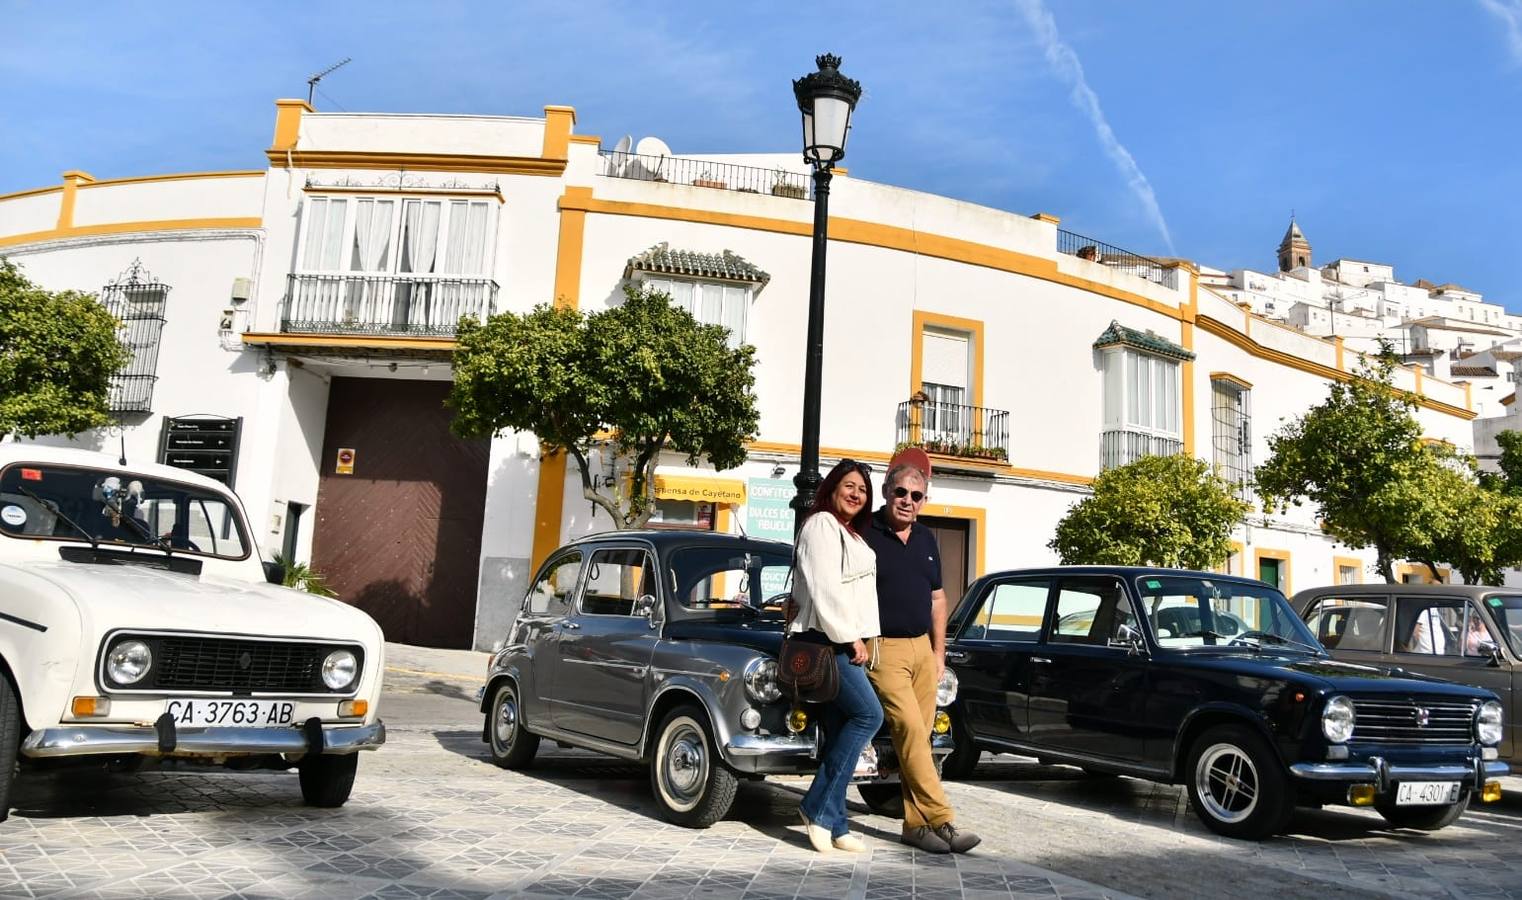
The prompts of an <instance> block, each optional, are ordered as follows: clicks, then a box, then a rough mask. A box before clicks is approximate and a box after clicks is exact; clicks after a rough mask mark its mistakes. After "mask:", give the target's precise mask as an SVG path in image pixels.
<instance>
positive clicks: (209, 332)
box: [0, 100, 1474, 646]
mask: <svg viewBox="0 0 1522 900" xmlns="http://www.w3.org/2000/svg"><path fill="white" fill-rule="evenodd" d="M276 106H277V114H276V121H275V132H274V138H273V141H272V143H271V146H270V148H269V149H268V151H267V158H268V163H269V164H268V167H267V168H263V169H258V170H251V171H233V172H215V173H200V174H192V175H160V176H148V177H142V178H127V179H117V180H111V181H97V180H94V179H92V178H91V177H90V176H89V175H87V174H85V173H82V172H73V171H71V172H68V173H66V174H65V175H64V176H63V180H62V183H61V184H59V185H53V186H49V187H43V188H39V189H37V190H32V191H25V192H21V193H17V194H10V195H7V196H3V197H0V254H5V255H8V256H9V257H10V258H11V259H13V260H15V261H16V262H18V263H20V264H21V265H22V266H23V267H24V269H25V271H26V273H27V274H28V275H29V276H30V277H31V278H33V279H34V280H36V281H37V282H39V283H40V284H42V285H44V286H46V287H49V288H53V289H60V288H77V289H81V290H89V291H102V290H103V289H106V288H107V286H108V285H112V286H113V287H112V289H111V293H110V296H111V297H118V298H122V299H121V303H122V304H123V306H122V307H121V308H122V309H125V310H126V313H125V314H124V316H123V317H124V318H126V319H130V320H132V322H134V323H138V324H136V325H134V328H136V329H137V330H135V331H134V332H133V335H134V336H133V337H132V343H133V344H134V347H135V349H136V352H137V354H138V356H137V361H136V362H135V363H134V368H133V369H132V370H130V372H129V375H130V376H131V377H129V378H126V379H124V380H123V381H122V387H123V390H122V392H121V393H120V394H119V395H118V397H117V398H116V405H117V407H118V408H119V410H120V412H121V416H122V421H123V425H122V427H121V429H119V431H120V434H119V435H118V434H117V433H115V432H114V431H113V432H112V433H104V432H102V433H93V434H89V435H84V436H81V438H80V442H81V443H84V444H87V445H91V446H96V447H102V446H108V445H109V447H110V448H111V449H112V450H113V451H115V450H117V448H118V442H120V444H121V446H122V447H124V448H125V452H126V454H127V456H128V457H129V458H154V459H165V460H168V461H170V462H172V463H175V464H180V465H186V466H192V467H197V468H202V469H207V470H213V471H215V470H217V469H219V468H221V469H222V470H223V471H225V473H226V477H227V478H228V479H229V480H231V481H232V482H233V484H234V486H235V487H236V488H237V490H238V491H239V493H240V494H241V495H242V496H243V498H244V500H245V501H246V503H247V505H248V508H249V509H250V510H251V513H252V515H253V517H254V520H255V525H256V528H257V529H258V530H259V531H260V532H261V533H260V534H259V535H258V538H259V540H260V542H261V543H262V545H263V548H264V552H265V553H266V554H267V555H268V554H269V553H271V552H274V551H276V550H282V549H283V550H284V552H285V553H286V554H287V555H289V556H292V557H294V558H295V559H298V560H307V559H310V560H311V561H312V564H313V566H314V567H315V568H316V569H318V570H319V571H322V572H324V573H326V574H327V575H328V576H329V577H330V578H331V579H332V581H333V582H334V584H335V585H336V586H337V587H338V588H339V589H340V590H341V591H342V592H343V595H344V597H345V599H346V600H348V601H350V602H353V603H356V604H359V605H361V606H364V607H365V608H366V609H368V610H369V611H371V612H372V613H373V614H375V615H376V617H377V618H378V619H380V620H381V622H382V623H383V625H384V626H385V627H386V629H387V632H388V635H389V636H391V637H392V638H393V639H398V640H408V641H416V642H421V643H433V644H439V645H455V646H465V645H471V644H474V645H476V646H486V645H489V644H490V643H491V642H492V641H493V640H495V639H497V638H498V637H500V635H501V634H502V632H503V629H504V627H505V625H506V623H507V621H508V618H509V617H510V615H511V612H510V610H511V608H512V604H514V602H515V601H516V600H517V598H518V597H520V596H521V592H522V590H523V589H524V588H525V586H526V584H527V581H528V579H529V577H530V576H531V574H532V571H531V570H532V567H533V566H534V565H536V564H537V563H538V562H539V561H542V560H543V559H544V558H545V557H546V555H547V554H548V553H550V552H551V551H552V550H553V549H554V548H555V547H556V546H557V545H558V544H560V543H561V542H563V541H564V540H566V539H567V538H568V537H571V536H574V535H579V534H582V533H585V532H588V531H591V530H594V529H601V528H605V527H607V525H608V523H607V521H606V520H605V519H603V520H599V517H598V515H597V514H595V513H594V512H593V511H592V510H590V509H589V508H588V504H587V503H586V502H585V501H584V500H583V499H581V488H580V483H579V478H578V477H577V475H576V473H575V472H574V464H572V466H571V470H570V471H568V469H567V466H566V464H565V461H564V458H563V457H555V458H548V459H541V458H540V455H539V452H538V447H537V444H536V441H535V440H534V438H533V436H532V435H526V434H524V435H507V436H502V437H499V438H497V439H494V440H492V441H489V442H488V441H475V442H472V441H463V440H459V439H457V438H454V437H452V436H451V435H450V434H449V432H448V418H447V411H446V410H445V409H444V407H443V399H444V397H445V396H446V394H447V391H448V386H449V378H450V372H449V362H450V357H451V352H452V347H453V339H452V333H453V328H454V322H455V321H456V320H457V318H458V316H459V315H460V314H462V313H463V314H468V315H483V316H484V315H487V314H489V313H491V312H493V311H503V310H518V311H521V310H527V309H529V308H530V307H532V306H533V305H535V304H538V303H543V302H549V301H553V302H556V303H560V304H565V305H569V306H577V307H580V308H583V309H597V308H603V307H606V306H608V305H609V304H613V303H617V302H619V301H620V298H621V296H622V294H621V287H622V285H623V284H625V283H626V281H628V280H636V281H646V282H654V283H658V284H660V285H661V286H662V287H666V288H668V289H669V290H670V291H671V293H672V294H673V295H674V296H675V297H676V298H677V301H678V302H682V303H684V304H686V303H688V302H691V303H692V307H691V308H692V309H693V310H694V311H695V313H696V314H697V315H698V316H699V317H700V318H704V319H707V320H712V321H717V322H721V323H723V324H726V325H728V326H730V327H731V328H732V329H734V330H735V331H736V332H738V333H739V335H740V336H741V337H742V338H743V339H744V340H745V341H748V342H750V343H752V344H754V345H755V346H756V348H757V350H758V359H759V365H758V368H757V393H758V397H759V405H760V410H761V421H760V434H759V437H758V439H757V440H756V441H755V442H754V443H752V445H751V447H750V458H749V460H748V461H747V462H746V463H745V464H744V465H742V466H741V467H740V468H738V469H736V470H733V471H728V472H723V473H714V472H712V471H708V470H703V469H688V468H687V467H686V466H684V465H682V464H681V462H680V461H679V460H676V459H671V460H668V461H666V464H665V465H663V466H662V467H661V469H660V475H661V479H660V481H661V484H660V493H661V496H662V504H661V518H662V524H664V525H667V526H673V525H676V526H682V525H685V526H687V527H701V528H713V529H717V530H721V531H739V530H741V529H742V528H743V529H744V530H745V531H746V532H747V533H750V534H753V535H769V536H778V535H780V536H783V537H787V536H790V534H791V527H790V524H789V521H788V519H787V516H788V513H787V512H786V504H787V500H788V498H790V497H791V494H792V486H791V480H790V479H791V476H792V475H793V474H794V473H795V472H796V467H797V462H798V452H799V450H798V438H799V428H800V419H801V401H800V397H801V395H802V381H803V366H802V361H801V353H800V348H801V345H802V330H803V323H804V320H805V317H806V309H807V297H808V287H809V285H808V278H809V258H810V254H809V244H810V240H809V235H810V231H811V223H812V215H813V207H812V205H811V203H810V202H809V201H808V199H807V197H808V182H807V180H806V178H805V177H804V176H803V175H802V171H803V168H802V166H801V164H800V163H799V161H798V160H797V157H796V156H795V155H791V154H778V155H748V156H744V157H738V156H730V157H726V156H682V155H677V156H673V155H670V154H669V153H667V154H662V153H661V152H659V151H660V150H661V149H662V148H661V146H660V145H658V144H650V143H647V142H641V148H642V149H651V148H654V149H655V150H656V151H657V152H654V153H649V154H632V155H631V154H624V153H617V152H608V151H604V150H602V149H601V142H600V141H599V139H598V138H596V137H591V136H586V135H581V134H577V133H575V131H574V125H575V122H576V116H575V113H574V111H573V110H572V109H570V108H568V107H555V106H551V107H546V108H545V110H544V113H543V115H542V116H538V117H533V118H511V117H489V116H453V115H437V116H435V115H384V114H349V113H317V112H314V111H313V110H312V109H311V108H310V107H308V106H307V105H306V104H305V103H303V102H301V101H297V100H281V101H277V104H276ZM641 148H637V149H641ZM842 174H845V175H846V177H840V178H837V179H836V180H835V183H834V190H833V194H832V202H831V211H832V213H833V216H832V218H831V223H830V232H831V247H830V251H829V252H830V256H829V288H828V299H827V304H828V306H827V313H826V319H827V321H826V326H825V334H826V336H827V346H826V348H825V355H824V359H825V371H824V408H823V426H822V433H821V444H822V446H823V448H824V449H823V454H824V455H825V457H826V465H828V464H829V460H830V459H832V458H835V457H840V456H845V455H849V456H852V457H855V458H857V459H861V460H866V461H869V462H874V463H884V462H886V461H887V460H888V458H889V456H890V455H891V451H892V450H893V448H894V447H895V445H896V444H898V443H900V442H904V441H918V442H921V443H925V444H927V445H929V446H931V447H932V449H937V450H938V451H940V452H936V453H934V454H933V458H934V462H935V466H936V478H935V482H934V487H933V493H932V498H931V501H930V503H929V504H928V506H927V507H926V509H925V515H926V517H927V521H928V522H929V523H930V524H931V525H932V526H933V527H935V528H936V529H937V533H938V535H939V536H940V539H941V543H942V548H943V553H944V555H945V558H946V565H947V571H948V584H949V587H950V588H951V589H952V590H953V593H955V592H956V591H958V590H960V587H961V586H962V585H964V584H965V583H966V582H967V581H968V580H969V579H970V578H972V577H975V576H976V575H978V574H979V573H982V572H984V571H988V570H992V569H997V568H1002V567H1013V566H1022V565H1033V564H1043V563H1048V562H1051V561H1053V554H1052V552H1051V551H1050V550H1049V549H1048V548H1047V546H1046V544H1047V541H1048V540H1050V538H1051V536H1052V533H1053V527H1054V525H1055V523H1056V521H1057V520H1058V518H1059V517H1060V516H1061V515H1062V514H1063V513H1064V512H1065V511H1066V510H1067V508H1068V507H1069V506H1070V505H1071V504H1072V503H1073V502H1075V501H1076V500H1078V499H1080V497H1081V496H1082V495H1083V493H1084V492H1085V490H1086V486H1087V485H1088V484H1089V483H1090V481H1091V480H1092V479H1093V477H1094V476H1095V475H1096V474H1097V473H1098V472H1099V471H1100V470H1101V468H1102V467H1103V466H1104V465H1107V464H1112V463H1116V462H1121V461H1125V460H1129V459H1131V458H1134V456H1135V455H1137V454H1139V453H1143V452H1173V451H1182V452H1186V453H1192V454H1195V455H1198V456H1201V457H1203V458H1205V459H1209V460H1212V461H1215V462H1218V463H1220V464H1221V465H1222V467H1223V469H1224V470H1226V471H1229V472H1236V473H1246V472H1248V471H1250V470H1251V468H1252V466H1253V465H1254V464H1256V463H1259V462H1261V461H1262V460H1263V459H1264V458H1265V457H1266V439H1267V437H1268V436H1269V435H1270V434H1271V433H1272V432H1273V431H1274V430H1275V429H1276V428H1277V427H1278V426H1279V424H1280V423H1281V422H1282V421H1283V420H1286V419H1288V418H1290V417H1293V416H1295V415H1298V414H1300V413H1302V412H1303V411H1304V410H1305V409H1307V408H1308V407H1310V406H1311V405H1313V404H1315V403H1317V402H1319V401H1320V400H1321V399H1322V398H1323V397H1324V396H1325V392H1326V387H1327V385H1328V383H1329V382H1330V381H1332V380H1333V379H1344V378H1346V377H1348V373H1349V372H1350V371H1352V370H1354V369H1355V368H1356V358H1355V354H1354V352H1353V351H1352V349H1351V348H1349V347H1347V346H1345V342H1344V341H1343V340H1342V339H1340V338H1337V339H1334V338H1330V337H1328V338H1325V339H1324V338H1321V337H1317V336H1314V335H1311V334H1307V333H1306V332H1305V331H1302V330H1299V329H1296V328H1292V327H1289V326H1287V325H1285V324H1282V323H1280V322H1275V321H1270V320H1269V319H1266V318H1264V317H1263V316H1262V315H1259V314H1255V313H1254V311H1253V309H1246V308H1244V307H1243V306H1242V305H1239V302H1238V301H1241V302H1243V303H1249V304H1251V303H1253V302H1254V301H1252V300H1250V299H1244V298H1243V296H1242V295H1243V294H1244V292H1245V293H1249V294H1253V295H1256V294H1259V293H1262V294H1263V295H1264V296H1267V292H1265V291H1260V290H1259V289H1257V288H1253V287H1251V284H1253V283H1255V282H1253V278H1255V277H1256V276H1255V275H1254V274H1253V273H1245V272H1239V273H1233V274H1232V276H1231V280H1230V287H1224V286H1223V287H1219V288H1218V287H1214V286H1212V285H1224V284H1225V283H1226V278H1225V274H1224V273H1218V272H1207V273H1206V274H1204V275H1201V274H1200V273H1198V272H1197V271H1196V270H1195V269H1194V267H1192V266H1191V265H1189V264H1188V263H1184V262H1176V261H1175V262H1158V261H1154V260H1149V259H1146V258H1144V257H1139V256H1135V255H1133V254H1128V253H1126V252H1125V251H1122V250H1120V249H1118V248H1114V247H1110V246H1108V245H1103V244H1100V243H1099V242H1096V241H1091V240H1089V239H1086V238H1082V237H1080V236H1078V235H1074V234H1072V233H1070V232H1066V231H1064V230H1062V229H1061V228H1060V227H1059V225H1060V223H1059V221H1058V220H1057V219H1056V218H1055V217H1053V216H1049V215H1045V214H1037V215H1034V216H1025V215H1018V214H1013V213H1008V212H1003V211H999V210H994V209H988V208H985V207H980V206H976V205H973V204H969V203H964V202H960V201H956V200H951V199H948V198H945V197H938V196H933V195H929V194H923V193H917V192H914V191H909V190H905V189H902V188H897V187H893V186H890V185H883V184H875V183H872V182H869V181H865V180H862V179H859V178H857V177H856V176H855V175H854V174H846V173H842ZM1291 249H1292V250H1293V249H1294V248H1291ZM1306 272H1307V277H1306V278H1305V279H1303V280H1301V283H1302V284H1305V285H1306V286H1307V288H1308V289H1310V288H1312V287H1314V285H1313V284H1312V281H1311V278H1310V274H1311V273H1313V272H1314V274H1315V276H1316V277H1320V272H1319V271H1318V270H1311V269H1309V268H1307V270H1306ZM1382 283H1385V284H1388V283H1389V282H1382ZM1223 294H1224V295H1223ZM1313 296H1316V295H1315V293H1314V291H1311V293H1308V294H1306V297H1307V298H1310V297H1313ZM689 298H690V299H689ZM1466 302H1469V301H1466ZM154 349H156V350H157V357H156V360H155V359H153V354H152V351H153V350H154ZM1398 375H1399V377H1400V379H1401V382H1400V383H1401V386H1402V387H1404V388H1407V389H1410V390H1413V391H1415V392H1416V393H1417V394H1418V395H1419V396H1420V398H1421V406H1420V409H1419V415H1420V418H1421V421H1422V423H1423V426H1424V428H1425V430H1426V432H1427V434H1428V435H1429V436H1430V437H1432V438H1435V439H1440V440H1446V441H1449V442H1452V443H1453V444H1455V445H1457V446H1460V447H1465V448H1467V447H1469V446H1470V441H1471V425H1470V420H1471V419H1473V418H1474V411H1473V409H1472V407H1471V405H1470V397H1469V392H1468V390H1466V388H1465V387H1464V386H1461V385H1455V384H1452V383H1449V382H1447V381H1445V380H1442V379H1439V378H1435V377H1432V375H1430V374H1429V373H1427V372H1425V371H1420V370H1415V369H1412V370H1402V371H1401V372H1400V373H1398ZM129 388H130V390H128V389H129ZM918 395H922V396H923V397H924V398H925V399H924V400H916V399H915V398H916V397H917V396H918ZM969 445H977V446H980V447H988V448H994V449H992V450H983V451H979V453H980V454H981V455H978V456H968V455H958V454H959V453H960V454H967V453H969V452H970V451H968V450H967V449H966V447H968V446H969ZM878 471H879V477H880V472H881V469H880V468H879V470H878ZM606 474H607V475H609V476H616V475H617V473H614V472H608V473H606ZM1237 542H1238V552H1237V553H1236V554H1235V555H1234V556H1233V559H1232V561H1231V563H1230V566H1231V569H1232V571H1235V572H1241V573H1246V574H1251V575H1261V576H1263V577H1265V578H1267V579H1269V580H1271V581H1274V582H1276V583H1278V584H1279V585H1281V586H1282V587H1284V588H1285V589H1286V590H1294V589H1297V588H1300V587H1308V586H1312V585H1317V584H1325V583H1329V582H1333V581H1346V580H1362V579H1364V578H1367V577H1368V566H1369V564H1370V563H1371V561H1372V553H1370V552H1368V551H1358V552H1354V551H1349V550H1347V549H1346V548H1338V547H1336V546H1334V545H1333V544H1332V543H1331V542H1330V541H1329V540H1328V539H1327V538H1326V537H1325V536H1324V535H1323V533H1322V532H1321V531H1320V530H1319V529H1318V528H1317V527H1316V524H1315V522H1314V520H1313V518H1312V517H1311V516H1310V515H1309V514H1308V513H1306V512H1304V511H1299V512H1296V513H1295V514H1292V515H1290V516H1287V517H1279V516H1270V517H1264V516H1261V515H1259V516H1255V517H1254V518H1253V520H1252V522H1251V524H1250V525H1248V526H1246V527H1244V528H1243V529H1241V531H1240V533H1239V534H1238V535H1237Z"/></svg>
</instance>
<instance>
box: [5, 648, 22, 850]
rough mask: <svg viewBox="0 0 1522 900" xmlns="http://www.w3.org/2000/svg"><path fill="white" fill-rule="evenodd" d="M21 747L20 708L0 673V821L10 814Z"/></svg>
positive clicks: (11, 687)
mask: <svg viewBox="0 0 1522 900" xmlns="http://www.w3.org/2000/svg"><path fill="white" fill-rule="evenodd" d="M20 749H21V708H20V704H19V703H17V702H16V688H15V687H13V686H12V685H11V680H10V678H8V677H6V676H5V675H0V822H4V821H5V820H6V818H7V817H9V816H10V814H11V785H12V784H14V783H15V781H16V753H17V751H18V750H20Z"/></svg>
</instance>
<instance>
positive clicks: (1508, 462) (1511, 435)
mask: <svg viewBox="0 0 1522 900" xmlns="http://www.w3.org/2000/svg"><path fill="white" fill-rule="evenodd" d="M1496 443H1497V444H1499V445H1500V447H1501V458H1500V460H1499V462H1498V465H1499V467H1500V469H1501V471H1500V472H1482V473H1480V483H1481V484H1483V485H1485V486H1486V487H1487V488H1489V489H1491V490H1493V491H1498V492H1500V493H1502V494H1510V495H1511V496H1514V497H1522V431H1503V432H1501V433H1500V434H1498V435H1496Z"/></svg>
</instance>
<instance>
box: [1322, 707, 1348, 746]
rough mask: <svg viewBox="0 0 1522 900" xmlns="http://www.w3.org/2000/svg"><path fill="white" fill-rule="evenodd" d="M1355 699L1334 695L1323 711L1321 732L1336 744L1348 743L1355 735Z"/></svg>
mask: <svg viewBox="0 0 1522 900" xmlns="http://www.w3.org/2000/svg"><path fill="white" fill-rule="evenodd" d="M1353 720H1354V715H1353V701H1352V700H1349V699H1348V698H1346V697H1333V698H1332V699H1330V700H1328V701H1327V702H1326V708H1325V709H1323V710H1322V711H1321V733H1322V734H1324V735H1326V739H1327V740H1329V741H1331V742H1332V743H1334V744H1343V743H1347V740H1348V738H1350V737H1352V736H1353Z"/></svg>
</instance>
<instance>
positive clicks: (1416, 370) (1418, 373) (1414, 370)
mask: <svg viewBox="0 0 1522 900" xmlns="http://www.w3.org/2000/svg"><path fill="white" fill-rule="evenodd" d="M1425 374H1426V373H1425V372H1424V371H1423V370H1422V367H1421V366H1420V365H1418V364H1417V363H1412V364H1411V375H1412V376H1413V377H1414V378H1415V379H1416V393H1418V394H1420V393H1421V392H1422V376H1423V375H1425Z"/></svg>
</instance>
